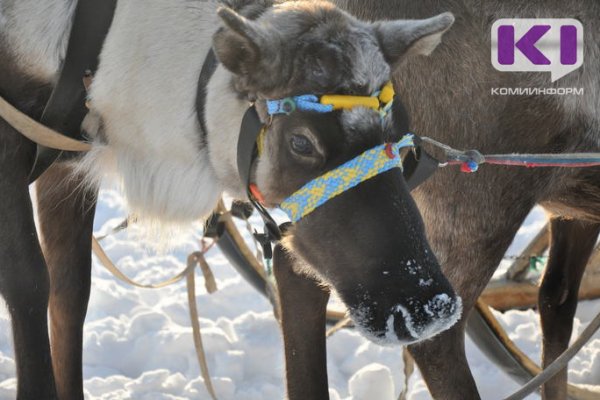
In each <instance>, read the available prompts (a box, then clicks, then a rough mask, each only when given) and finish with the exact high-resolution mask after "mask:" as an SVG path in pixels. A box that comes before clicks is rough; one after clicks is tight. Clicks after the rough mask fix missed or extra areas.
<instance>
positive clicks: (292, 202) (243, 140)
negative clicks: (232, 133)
mask: <svg viewBox="0 0 600 400" xmlns="http://www.w3.org/2000/svg"><path fill="white" fill-rule="evenodd" d="M394 97H395V93H394V89H393V87H392V83H391V82H388V83H386V84H385V85H384V86H383V88H382V89H381V90H380V91H377V92H376V93H374V94H373V95H372V96H347V95H335V94H333V95H332V94H329V95H324V96H320V97H319V96H316V95H312V94H307V95H301V96H293V97H286V98H284V99H278V100H267V101H266V105H267V112H268V114H269V115H270V117H271V118H272V117H273V116H275V115H281V114H284V115H289V114H291V113H293V112H296V111H305V112H318V113H328V112H333V111H335V110H343V109H352V108H354V107H366V108H370V109H373V110H375V111H377V112H379V114H380V116H381V118H382V120H383V118H384V117H385V116H386V115H387V114H388V113H389V111H390V110H391V108H392V105H393V102H394ZM267 128H268V126H266V125H264V124H263V123H262V122H261V121H260V119H259V117H258V114H257V112H256V109H255V107H254V106H251V107H250V108H249V109H248V110H247V111H246V114H245V115H244V118H243V120H242V127H241V131H240V138H239V142H238V170H239V172H240V177H241V178H242V181H243V182H244V184H245V185H246V187H247V193H248V198H249V199H250V202H251V203H252V204H253V205H254V207H255V208H256V210H257V211H258V212H259V214H260V215H261V216H262V218H263V220H264V222H265V230H266V234H264V235H258V236H257V237H258V239H259V240H260V241H261V243H262V244H263V247H264V248H265V254H269V253H270V252H269V251H268V249H269V248H270V246H271V242H273V241H278V240H279V239H281V235H282V234H281V229H280V227H279V226H278V225H277V223H276V222H275V221H274V219H273V218H272V217H271V215H270V214H269V212H268V211H267V210H266V208H265V207H264V205H263V204H264V198H263V196H262V193H261V192H260V190H259V189H258V187H257V186H256V184H254V183H251V182H250V170H251V167H252V164H253V163H254V161H255V159H256V158H257V157H259V156H260V154H261V153H262V147H263V142H264V138H265V136H266V132H267ZM406 147H415V136H414V135H412V134H406V135H405V136H404V137H403V138H402V139H401V140H400V141H398V142H396V143H386V144H382V145H378V146H376V147H374V148H372V149H369V150H367V151H365V152H364V153H362V154H360V155H358V156H357V157H355V158H353V159H352V160H350V161H347V162H346V163H344V164H342V165H340V166H339V167H337V168H335V169H333V170H330V171H328V172H326V173H325V174H323V175H321V176H319V177H317V178H315V179H313V180H311V181H310V182H308V183H307V184H306V185H304V186H303V187H302V188H300V189H299V190H298V191H296V192H295V193H293V194H292V195H291V196H290V197H288V198H287V199H285V200H284V201H283V202H282V203H281V204H280V205H279V208H280V209H281V210H282V211H284V212H285V213H286V214H287V215H288V217H289V218H290V220H291V221H292V223H296V222H298V221H300V220H301V219H302V218H304V217H305V216H307V215H308V214H310V213H312V212H313V211H314V210H315V209H317V208H318V207H320V206H322V205H323V204H325V203H326V202H328V201H329V200H331V199H333V198H335V197H337V196H338V195H340V194H342V193H344V192H345V191H347V190H350V189H352V188H353V187H355V186H357V185H359V184H360V183H362V182H364V181H366V180H368V179H371V178H373V177H375V176H377V175H379V174H382V173H384V172H386V171H389V170H390V169H393V168H400V169H401V170H402V159H401V157H400V151H401V149H403V148H406Z"/></svg>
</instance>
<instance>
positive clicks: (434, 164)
mask: <svg viewBox="0 0 600 400" xmlns="http://www.w3.org/2000/svg"><path fill="white" fill-rule="evenodd" d="M417 140H418V139H417V137H416V136H415V142H416V141H417ZM415 145H416V147H415V151H414V152H413V151H411V152H410V153H408V154H407V155H406V157H405V158H404V162H403V163H402V165H403V166H404V171H403V174H404V179H405V180H406V185H407V186H408V189H409V190H410V191H413V189H415V188H416V187H417V186H419V185H420V184H422V183H423V182H425V181H426V180H427V179H429V178H431V176H432V175H433V174H434V173H435V171H437V170H438V168H439V167H440V162H439V161H438V160H436V159H435V158H434V157H432V156H431V155H430V154H429V153H427V152H426V151H425V150H424V149H423V148H422V147H420V146H419V145H418V144H417V143H415Z"/></svg>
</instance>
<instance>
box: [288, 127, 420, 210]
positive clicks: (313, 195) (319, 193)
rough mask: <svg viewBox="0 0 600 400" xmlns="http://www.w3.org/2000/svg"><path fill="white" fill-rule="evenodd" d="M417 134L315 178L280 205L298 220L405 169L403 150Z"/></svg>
mask: <svg viewBox="0 0 600 400" xmlns="http://www.w3.org/2000/svg"><path fill="white" fill-rule="evenodd" d="M413 137H414V136H413V135H412V134H407V135H405V136H404V137H403V138H402V139H401V140H400V141H399V142H397V143H387V144H382V145H379V146H376V147H374V148H372V149H370V150H367V151H365V152H364V153H362V154H361V155H359V156H358V157H355V158H353V159H352V160H350V161H347V162H345V163H344V164H342V165H340V166H339V167H337V168H335V169H333V170H331V171H329V172H327V173H325V174H323V175H321V176H320V177H318V178H316V179H313V180H312V181H310V182H308V183H307V184H306V185H304V186H303V187H302V188H301V189H299V190H298V191H296V192H295V193H294V194H292V195H291V196H290V197H288V198H287V199H286V200H285V201H284V202H283V203H281V204H280V206H279V207H280V208H281V210H283V211H284V212H285V213H286V214H287V215H288V216H289V217H290V219H291V220H292V222H298V221H299V220H300V219H302V218H303V217H305V216H307V215H308V214H310V213H311V212H313V211H314V210H315V209H317V208H318V207H320V206H322V205H323V204H325V203H326V202H328V201H329V200H331V199H333V198H335V197H337V196H338V195H340V194H342V193H344V192H345V191H347V190H350V189H352V188H353V187H355V186H357V185H359V184H360V183H362V182H364V181H367V180H369V179H371V178H373V177H375V176H377V175H379V174H382V173H384V172H386V171H389V170H390V169H393V168H400V169H402V159H401V157H400V150H401V149H403V148H405V147H413V146H414V142H413Z"/></svg>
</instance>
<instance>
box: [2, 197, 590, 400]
mask: <svg viewBox="0 0 600 400" xmlns="http://www.w3.org/2000/svg"><path fill="white" fill-rule="evenodd" d="M125 215H126V211H125V205H124V202H123V199H122V197H121V196H120V195H119V194H118V193H117V192H116V191H114V190H111V189H105V190H103V191H102V192H101V195H100V199H99V205H98V212H97V219H96V224H95V230H96V233H97V234H102V233H104V232H108V231H110V229H111V228H113V227H115V226H117V225H118V224H119V223H120V222H121V221H122V219H123V218H124V216H125ZM255 223H256V224H257V225H258V222H257V220H256V221H255ZM543 223H544V215H543V213H541V212H540V211H539V210H535V211H534V213H533V214H532V216H531V217H530V218H529V219H528V221H527V222H526V224H525V225H524V227H523V228H522V229H521V231H519V234H518V235H517V239H516V241H515V244H514V245H513V247H512V248H511V250H509V253H511V254H514V253H516V252H517V251H518V249H519V248H522V247H523V246H524V244H525V243H526V242H527V240H529V238H531V237H532V236H533V235H535V233H536V232H537V230H538V229H539V228H540V227H541V226H542V225H543ZM195 228H196V229H194V230H190V231H189V232H184V233H182V234H179V236H176V237H173V238H172V242H175V243H177V244H178V246H177V248H176V249H175V250H173V251H170V252H167V253H163V254H161V253H156V252H154V251H152V249H151V248H150V247H149V246H146V245H144V244H143V241H142V240H141V238H142V237H143V236H142V235H141V233H140V231H139V229H138V228H136V227H135V226H133V227H131V228H130V229H129V231H128V232H127V233H119V234H117V235H115V236H111V237H109V238H107V239H106V240H104V241H103V245H104V247H105V249H106V251H107V253H108V254H109V256H110V257H111V258H112V259H113V261H115V262H116V263H117V264H118V266H119V267H120V268H122V269H123V271H124V272H125V273H126V274H128V275H129V276H130V277H132V278H134V279H137V280H139V281H141V282H144V283H155V282H158V281H161V280H164V279H167V278H168V277H170V276H173V275H174V274H176V273H177V272H179V271H180V270H182V269H183V268H185V261H186V257H187V255H188V254H189V253H190V252H192V251H196V250H198V249H199V244H198V239H199V237H200V236H199V232H200V230H199V227H198V226H195ZM208 256H209V263H210V265H211V267H212V270H213V272H214V274H215V277H216V280H217V285H218V287H219V290H218V291H217V292H216V293H214V294H212V295H208V294H206V293H205V291H204V290H203V284H204V281H203V279H202V277H201V274H198V281H197V292H198V297H197V303H198V308H199V311H200V315H201V316H200V325H201V327H202V332H203V339H204V342H205V343H204V344H205V347H206V349H207V357H208V363H209V368H210V371H211V375H212V377H213V383H214V386H215V388H216V391H217V393H218V396H219V399H222V400H227V399H235V400H263V399H281V398H283V396H284V381H283V371H284V367H283V352H282V349H283V347H282V340H281V336H280V333H279V330H278V326H277V322H276V321H275V319H274V318H273V315H272V312H271V306H270V304H269V303H268V302H267V301H266V300H265V299H263V298H262V297H261V296H260V295H259V294H257V293H256V292H255V291H254V290H253V289H252V288H251V287H250V286H249V285H248V284H247V283H246V282H245V281H244V280H243V279H242V278H240V277H239V275H237V273H236V272H235V271H234V270H233V269H232V268H231V267H230V266H229V265H228V263H227V261H226V259H225V258H224V257H223V256H222V255H221V254H219V252H218V251H217V250H211V251H210V252H209V254H208ZM505 267H506V266H503V268H505ZM598 310H600V301H594V302H582V303H581V304H580V307H579V310H578V313H577V320H576V322H575V331H576V333H577V334H579V333H580V332H581V331H582V330H583V328H584V327H585V324H586V323H588V322H589V321H590V320H591V319H592V318H593V316H594V314H595V313H596V312H597V311H598ZM496 315H497V317H498V318H499V319H500V321H501V323H502V324H503V325H504V326H505V327H506V329H507V331H508V332H510V337H511V338H512V339H513V340H515V341H516V343H517V344H518V345H519V346H520V347H521V349H523V350H524V351H525V352H526V353H527V354H529V355H530V356H531V357H533V359H534V360H539V351H540V331H539V324H538V322H537V316H536V314H535V313H534V312H533V311H510V312H507V313H505V314H500V313H496ZM84 335H85V337H84V359H83V361H84V376H85V390H86V398H87V399H94V400H95V399H98V400H100V399H102V400H113V399H137V400H166V399H169V400H179V399H209V396H208V393H207V392H206V390H205V388H204V384H203V381H202V378H200V372H199V367H198V364H197V361H196V357H195V353H194V347H193V342H192V330H191V325H190V322H189V317H188V309H187V300H186V290H185V283H179V284H176V285H173V286H170V287H167V288H164V289H160V290H149V289H136V288H133V287H130V286H127V285H126V284H123V283H121V282H119V281H117V280H116V279H115V278H113V277H112V276H111V275H110V274H109V273H108V272H106V271H105V270H104V269H103V268H102V267H101V266H100V265H99V264H98V263H97V261H96V260H94V267H93V288H92V295H91V300H90V306H89V312H88V317H87V323H86V326H85V333H84ZM327 351H328V371H329V382H330V394H331V398H332V400H374V399H377V400H395V399H396V398H397V397H398V394H399V393H400V392H401V391H402V389H403V387H404V375H403V371H404V365H403V362H402V354H401V351H400V348H398V347H380V346H378V345H376V344H374V343H371V342H369V341H367V340H366V339H364V338H363V337H362V336H360V335H359V333H358V332H356V331H353V330H342V331H339V332H337V333H336V334H334V335H333V336H332V337H331V338H330V339H328V350H327ZM467 353H468V358H469V361H470V364H471V367H472V370H473V374H474V376H475V379H476V381H477V383H478V386H479V389H480V391H481V395H482V398H484V399H492V400H493V399H500V398H502V397H504V396H506V395H508V394H509V393H511V392H512V391H514V390H516V389H517V388H518V385H517V384H516V383H514V382H513V381H512V380H511V379H510V378H509V377H507V376H506V375H504V374H503V373H502V372H501V371H500V370H499V369H498V368H497V367H496V366H494V365H492V364H490V363H489V362H488V361H487V359H486V358H485V356H484V355H483V354H482V353H481V352H480V351H479V350H478V349H477V348H476V347H475V346H474V344H473V343H472V342H471V341H470V340H469V339H467ZM14 376H15V362H14V357H13V351H12V338H11V334H10V321H9V319H8V314H7V311H6V309H5V308H3V309H1V310H0V400H3V399H14V398H15V393H16V390H15V389H16V380H15V377H14ZM569 377H570V379H571V380H572V381H573V382H576V383H582V384H598V382H600V337H599V336H596V337H595V339H594V340H593V342H591V343H590V344H589V345H588V346H586V347H585V348H584V349H583V350H582V352H581V353H580V354H579V355H578V356H577V357H576V358H575V360H574V361H573V362H572V363H571V365H570V370H569ZM408 398H409V399H411V400H425V399H429V398H430V396H429V394H428V392H427V389H426V387H425V384H424V382H423V380H422V378H421V376H420V374H419V373H418V372H415V374H414V375H413V376H412V378H411V379H410V386H409V396H408ZM536 398H538V397H537V396H536V395H534V396H530V399H536Z"/></svg>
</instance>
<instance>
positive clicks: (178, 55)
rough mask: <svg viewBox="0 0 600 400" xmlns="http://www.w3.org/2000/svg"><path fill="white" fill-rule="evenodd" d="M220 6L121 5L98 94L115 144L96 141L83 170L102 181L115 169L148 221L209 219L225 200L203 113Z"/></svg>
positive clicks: (149, 1)
mask: <svg viewBox="0 0 600 400" xmlns="http://www.w3.org/2000/svg"><path fill="white" fill-rule="evenodd" d="M215 7H216V5H215V3H214V2H199V1H197V2H190V1H183V0H128V1H120V2H118V5H117V10H116V14H115V18H114V21H113V25H112V27H111V31H110V32H109V35H108V37H107V39H106V42H105V45H104V49H103V51H102V55H101V62H100V67H99V69H98V73H97V74H96V76H95V79H94V83H93V85H92V89H91V94H90V97H91V105H92V109H93V110H94V112H96V113H97V114H98V115H99V116H100V117H101V118H102V121H103V136H104V139H105V140H106V142H107V143H95V144H94V147H95V149H94V151H92V152H91V153H90V154H88V155H86V157H85V159H84V165H83V167H82V168H85V169H86V170H87V171H88V172H90V173H92V174H94V175H96V176H97V177H98V176H102V175H104V171H115V172H116V174H117V175H118V176H120V177H121V182H122V184H123V188H124V191H125V195H126V197H127V200H128V202H129V204H130V206H131V208H132V211H133V212H134V213H136V214H138V215H139V216H140V217H142V218H148V217H149V218H151V219H160V220H166V221H182V222H183V221H190V220H194V219H198V218H203V217H205V216H206V215H207V214H208V213H210V212H211V211H212V209H213V208H214V206H215V205H216V201H217V199H218V198H219V196H220V195H221V191H222V185H221V184H220V182H219V180H218V178H217V174H216V172H215V167H214V166H213V165H212V164H211V162H210V159H209V155H208V149H207V148H206V146H205V145H204V143H202V140H201V133H200V126H199V123H198V120H197V116H196V92H197V84H198V78H199V76H200V70H201V68H202V64H203V62H204V58H205V56H206V53H207V52H208V49H209V48H210V46H211V37H212V34H213V32H214V30H215V29H216V26H217V23H216V13H215ZM96 142H98V140H96ZM217 168H218V167H217Z"/></svg>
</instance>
